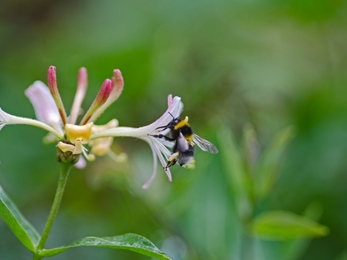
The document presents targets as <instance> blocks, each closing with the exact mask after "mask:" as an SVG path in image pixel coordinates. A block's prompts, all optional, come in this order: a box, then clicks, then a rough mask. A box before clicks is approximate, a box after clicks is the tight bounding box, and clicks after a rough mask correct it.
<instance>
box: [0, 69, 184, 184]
mask: <svg viewBox="0 0 347 260" xmlns="http://www.w3.org/2000/svg"><path fill="white" fill-rule="evenodd" d="M87 85H88V82H87V70H86V69H85V68H81V69H80V70H79V73H78V84H77V91H76V95H75V98H74V102H73V105H72V108H71V112H70V116H69V117H67V114H66V111H65V108H64V105H63V102H62V99H61V97H60V94H59V91H58V84H57V77H56V68H55V67H54V66H50V67H49V69H48V87H47V86H46V85H45V84H44V83H43V82H41V81H35V82H34V83H33V84H32V85H31V86H30V87H29V88H28V89H27V90H26V91H25V94H26V96H27V97H28V98H29V100H30V102H31V103H32V105H33V107H34V110H35V114H36V118H37V120H35V119H30V118H24V117H18V116H13V115H10V114H8V113H6V112H4V111H3V110H2V109H1V108H0V130H1V129H2V128H3V127H4V126H5V125H11V124H26V125H33V126H36V127H39V128H43V129H45V130H46V131H48V132H49V135H48V136H49V138H47V139H46V140H48V141H51V142H57V143H58V144H57V147H58V148H59V150H60V151H61V152H62V153H69V154H73V155H76V156H77V160H78V163H77V165H79V166H81V165H83V164H84V162H85V161H84V160H83V158H82V157H80V156H79V155H80V154H83V155H84V157H85V158H86V159H87V160H89V161H92V160H94V159H95V155H98V156H102V155H104V154H107V153H111V157H113V158H114V154H112V151H111V150H110V147H111V145H112V142H113V138H114V137H133V138H138V139H141V140H143V141H145V142H147V143H148V144H149V146H150V147H151V149H152V153H153V173H152V175H151V177H150V179H149V180H148V181H147V182H146V183H145V184H144V185H143V188H144V189H146V188H148V187H149V185H150V184H151V182H152V181H153V179H154V177H155V175H156V172H157V165H158V158H159V161H160V163H161V165H162V167H163V169H164V171H165V173H166V174H167V176H168V179H169V180H170V181H172V176H171V172H170V170H169V168H168V167H165V166H166V164H167V160H168V157H170V155H171V152H170V151H169V149H168V148H170V147H172V146H173V144H172V143H170V142H167V141H165V140H164V139H163V138H156V137H153V136H152V135H153V134H155V130H156V128H157V127H160V126H163V125H167V124H168V123H169V122H170V121H171V120H172V116H173V117H175V118H176V117H179V115H180V114H181V112H182V110H183V104H182V102H181V98H180V97H174V98H172V96H171V95H169V96H168V109H167V110H166V111H165V112H164V114H163V115H162V116H161V117H160V118H159V119H158V120H156V121H155V122H154V123H152V124H150V125H147V126H143V127H139V128H133V127H119V126H118V121H117V120H116V119H113V120H111V121H110V122H109V123H108V124H106V125H104V126H97V125H95V124H94V122H95V121H96V120H97V118H98V117H99V116H100V115H101V114H102V113H103V112H104V111H105V109H107V107H109V106H110V105H111V104H112V103H113V102H114V101H116V100H117V99H118V98H119V96H120V95H121V93H122V90H123V87H124V81H123V77H122V74H121V72H120V70H118V69H115V70H114V71H113V77H112V80H110V79H106V80H105V81H104V83H103V84H102V86H101V88H100V91H99V93H98V95H97V96H96V98H95V100H94V102H93V103H92V105H91V106H90V108H89V109H88V110H87V112H86V113H85V115H84V116H83V117H82V120H81V122H80V124H79V125H77V124H76V121H77V118H78V116H79V113H80V111H81V105H82V102H83V99H84V96H85V94H86V90H87ZM170 114H171V115H170ZM168 131H169V129H167V130H166V132H165V131H164V132H162V134H166V133H167V132H168ZM86 145H88V146H90V147H91V152H89V151H88V149H87V148H86V147H85V146H86ZM94 154H95V155H94ZM74 162H75V161H74Z"/></svg>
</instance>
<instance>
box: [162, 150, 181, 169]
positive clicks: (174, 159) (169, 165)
mask: <svg viewBox="0 0 347 260" xmlns="http://www.w3.org/2000/svg"><path fill="white" fill-rule="evenodd" d="M178 156H179V152H176V153H173V154H172V155H171V156H170V157H169V160H168V162H167V165H166V166H165V167H164V170H167V168H169V167H171V166H172V165H175V164H176V162H177V160H176V158H177V157H178Z"/></svg>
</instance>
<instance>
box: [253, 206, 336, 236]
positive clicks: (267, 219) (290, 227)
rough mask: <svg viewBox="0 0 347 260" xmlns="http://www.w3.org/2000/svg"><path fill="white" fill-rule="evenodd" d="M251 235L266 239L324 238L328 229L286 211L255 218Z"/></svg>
mask: <svg viewBox="0 0 347 260" xmlns="http://www.w3.org/2000/svg"><path fill="white" fill-rule="evenodd" d="M250 230H251V233H252V234H254V235H256V236H260V237H263V238H267V239H294V238H300V237H319V236H326V235H327V234H328V233H329V228H328V227H326V226H323V225H320V224H318V223H317V222H315V221H313V220H311V219H309V218H307V217H304V216H300V215H296V214H294V213H291V212H287V211H267V212H264V213H262V214H260V215H259V216H257V217H255V219H254V220H253V222H252V223H251V224H250Z"/></svg>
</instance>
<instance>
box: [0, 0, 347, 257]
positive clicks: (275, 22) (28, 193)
mask: <svg viewBox="0 0 347 260" xmlns="http://www.w3.org/2000/svg"><path fill="white" fill-rule="evenodd" d="M49 65H55V66H56V67H57V77H58V84H59V89H60V94H61V96H62V98H63V101H64V103H65V107H66V109H67V110H69V109H70V106H71V103H72V100H73V97H74V92H75V88H76V79H77V71H78V69H79V68H80V67H86V68H87V69H88V74H89V88H88V93H87V96H86V99H85V102H84V104H83V105H84V108H85V109H87V105H88V104H90V103H91V102H92V100H93V98H94V97H95V95H96V93H97V92H98V89H99V87H100V86H101V84H102V82H103V80H104V79H105V78H109V77H111V76H112V70H113V69H115V68H119V69H120V70H121V71H122V73H123V76H124V79H125V89H124V91H123V94H122V95H121V97H120V98H119V100H117V102H116V103H115V104H113V105H112V107H111V108H109V109H108V110H107V111H106V112H105V113H104V114H103V116H102V117H101V118H100V119H99V120H98V123H105V122H107V121H108V120H109V119H111V118H117V119H118V120H119V121H120V124H121V125H123V126H134V127H138V126H142V125H146V124H148V123H151V122H153V121H154V120H155V119H157V118H158V117H159V116H160V115H161V114H162V113H163V112H164V111H165V109H166V98H167V95H168V94H173V95H177V96H181V97H182V100H183V102H184V105H185V107H184V112H183V116H185V115H188V116H189V118H190V122H191V124H192V126H193V130H194V131H195V132H197V133H198V134H199V135H200V136H203V137H204V138H206V139H208V140H210V141H211V142H213V143H215V144H216V146H217V147H222V144H223V140H224V138H226V136H225V135H230V136H233V137H234V139H235V140H236V143H237V144H238V145H241V139H242V135H243V129H244V126H245V125H246V124H248V123H251V124H252V125H253V126H254V129H255V130H256V132H257V136H258V140H259V144H260V147H261V148H263V147H265V146H266V144H267V143H268V142H269V141H270V140H271V138H272V137H273V136H274V135H275V134H276V133H277V132H278V131H279V130H280V129H282V128H284V127H286V126H289V125H294V126H295V127H296V129H297V131H296V136H295V137H294V138H293V140H292V141H291V142H290V143H289V146H288V147H287V149H286V152H285V154H284V156H283V157H282V160H281V164H280V167H279V169H278V180H277V182H276V184H275V185H274V187H273V189H272V191H271V193H270V195H269V196H268V197H267V198H266V199H265V200H264V201H263V202H262V203H261V204H260V205H259V206H258V208H257V211H256V212H258V213H259V212H262V211H265V210H269V209H276V210H287V211H291V212H294V213H297V214H301V213H303V212H304V211H305V209H306V208H307V207H308V205H310V204H312V203H315V204H316V205H319V208H320V209H321V214H320V217H319V219H316V220H317V221H318V222H319V223H321V224H323V225H326V226H328V227H329V228H330V233H329V235H328V236H325V237H321V238H315V239H311V240H306V242H305V243H303V244H302V246H301V247H300V249H298V250H297V251H296V254H295V256H294V255H293V256H291V257H292V258H291V257H287V258H289V259H347V251H346V244H347V202H346V197H347V188H346V187H347V160H346V158H347V131H346V130H347V2H346V1H343V0H334V1H325V0H317V1H313V0H306V1H297V0H288V1H280V0H263V1H255V0H248V1H240V0H234V1H226V0H225V1H224V0H216V1H205V0H199V1H181V0H177V1H152V0H148V1H134V0H130V1H129V0H127V1H125V0H121V1H111V0H108V1H107V0H104V1H82V0H77V1H67V0H58V1H45V0H32V1H22V0H15V1H7V0H5V1H1V3H0V107H1V108H2V109H3V110H5V111H6V112H8V113H11V114H14V115H21V116H25V117H31V118H33V117H34V116H35V114H34V110H33V108H32V106H31V104H30V102H29V101H28V100H27V98H26V97H25V96H24V90H25V89H26V88H27V87H28V86H29V85H31V84H32V83H33V82H34V81H35V80H42V81H44V82H46V73H47V68H48V66H49ZM221 129H224V130H225V129H227V131H226V132H225V131H221ZM44 134H45V132H44V131H42V130H40V129H35V128H32V127H28V126H6V127H4V128H3V129H2V131H1V132H0V161H1V164H0V183H1V186H2V187H3V188H4V189H5V190H6V191H7V193H8V194H9V196H10V197H11V198H12V199H13V200H14V201H15V202H16V204H17V205H18V207H19V208H20V209H21V211H22V212H23V214H24V215H25V216H26V217H27V219H28V220H29V221H31V222H32V223H33V225H34V226H35V227H36V228H37V229H38V231H39V232H41V231H42V229H43V225H44V222H45V221H46V218H47V216H48V212H49V209H50V205H51V202H52V199H53V195H54V192H55V188H56V183H57V178H58V174H59V166H58V163H57V162H56V159H55V147H54V145H49V146H46V145H44V144H43V143H42V137H43V136H44ZM112 149H113V151H115V152H116V153H120V152H125V153H127V154H128V161H127V162H126V163H115V162H114V161H112V160H111V159H110V158H108V157H104V158H98V159H97V160H96V161H95V162H93V163H89V164H88V166H87V167H86V168H85V169H84V170H78V169H73V171H72V173H71V175H70V180H69V182H68V185H67V189H66V193H65V196H64V198H63V202H62V205H61V210H60V212H59V214H58V217H57V219H56V222H55V225H54V227H53V230H52V233H51V237H50V239H49V241H48V244H47V246H48V247H57V246H60V245H64V244H68V243H70V242H72V241H74V240H76V239H79V238H81V237H84V236H89V235H94V236H111V235H120V234H124V233H128V232H132V233H137V234H140V235H143V236H145V237H147V238H148V239H150V240H151V241H152V242H154V243H155V244H156V245H157V246H158V247H159V248H160V249H161V250H163V251H164V252H166V253H167V254H169V255H170V256H172V258H173V259H193V260H194V259H287V258H286V249H285V247H284V246H283V243H285V242H281V241H277V242H273V241H264V242H262V243H260V244H259V243H258V244H257V245H256V246H255V248H256V249H255V251H254V252H256V253H253V254H249V252H248V251H249V250H251V249H250V248H251V247H252V245H253V244H252V240H251V239H252V238H246V239H242V240H241V242H240V239H239V235H237V234H238V233H239V232H240V227H239V223H238V222H237V220H236V219H237V217H236V215H237V214H236V213H235V200H234V196H233V191H232V190H231V189H230V183H228V182H230V179H229V178H228V174H230V173H229V172H228V169H229V168H228V167H226V165H225V160H223V154H225V153H226V151H225V149H224V150H223V149H220V153H219V154H217V155H211V154H207V153H204V152H202V151H200V150H198V151H197V152H196V161H197V164H196V169H195V170H193V171H189V170H185V169H182V168H180V167H178V166H176V167H173V168H172V172H173V182H172V183H170V182H169V181H168V180H167V178H166V177H165V174H164V172H163V171H162V170H161V169H158V175H157V177H156V179H155V180H154V183H153V184H152V186H151V187H150V188H149V189H148V190H142V189H141V186H142V184H143V183H145V181H146V180H147V179H148V177H149V176H150V174H151V173H152V163H153V162H152V157H151V156H152V154H151V151H150V149H149V147H148V146H147V145H146V144H145V143H143V142H141V141H138V140H134V139H127V138H119V139H116V140H115V144H114V146H113V147H112ZM250 241H251V242H250ZM0 258H1V259H16V260H17V259H31V254H30V253H29V252H28V251H27V250H26V249H25V248H24V247H23V246H22V245H21V244H20V242H19V241H18V240H17V238H16V237H15V236H14V235H13V234H12V233H11V231H10V230H9V229H8V228H7V226H6V225H5V223H4V222H3V221H2V220H0ZM52 259H57V260H58V259H148V258H147V257H145V256H141V255H137V254H135V253H132V252H126V251H121V250H111V249H100V248H78V249H72V250H69V251H66V252H64V253H63V254H61V255H58V256H55V257H53V258H52Z"/></svg>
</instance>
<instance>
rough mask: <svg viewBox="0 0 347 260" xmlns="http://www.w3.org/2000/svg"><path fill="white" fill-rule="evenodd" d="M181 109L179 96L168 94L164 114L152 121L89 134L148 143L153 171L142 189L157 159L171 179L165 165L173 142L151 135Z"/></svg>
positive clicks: (146, 185) (163, 132) (155, 166)
mask: <svg viewBox="0 0 347 260" xmlns="http://www.w3.org/2000/svg"><path fill="white" fill-rule="evenodd" d="M182 111H183V103H182V102H181V98H180V97H177V96H176V97H174V98H172V95H169V96H168V108H167V110H166V111H165V112H164V114H163V115H162V116H161V117H160V118H159V119H158V120H156V121H155V122H154V123H152V124H150V125H147V126H143V127H139V128H132V127H115V128H112V129H107V130H104V131H101V132H97V133H93V134H92V135H91V140H93V139H96V138H104V137H110V136H113V137H120V136H127V137H134V138H138V139H141V140H143V141H145V142H147V143H148V144H149V146H150V147H151V149H152V153H153V173H152V175H151V177H150V179H149V180H148V181H147V182H146V183H145V184H144V185H143V186H142V188H143V189H146V188H148V187H149V185H150V184H151V182H152V181H153V179H154V177H155V175H156V172H157V165H158V161H157V160H158V159H157V158H159V161H160V163H161V165H162V167H163V169H164V171H165V173H166V175H167V176H168V179H169V181H170V182H171V181H172V176H171V172H170V169H169V168H168V167H166V165H167V161H168V158H169V157H170V155H171V152H170V151H169V150H168V147H172V146H173V144H172V143H170V142H167V141H165V140H163V139H161V138H156V137H154V136H153V135H155V134H156V131H155V130H156V129H157V128H158V127H160V126H164V125H167V124H168V123H169V122H170V121H171V120H172V117H174V118H177V117H179V116H180V114H181V113H182ZM168 131H170V130H169V129H167V130H165V131H162V132H161V133H162V134H164V135H165V134H166V133H167V132H168Z"/></svg>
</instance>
